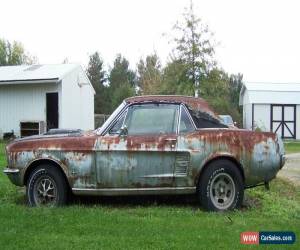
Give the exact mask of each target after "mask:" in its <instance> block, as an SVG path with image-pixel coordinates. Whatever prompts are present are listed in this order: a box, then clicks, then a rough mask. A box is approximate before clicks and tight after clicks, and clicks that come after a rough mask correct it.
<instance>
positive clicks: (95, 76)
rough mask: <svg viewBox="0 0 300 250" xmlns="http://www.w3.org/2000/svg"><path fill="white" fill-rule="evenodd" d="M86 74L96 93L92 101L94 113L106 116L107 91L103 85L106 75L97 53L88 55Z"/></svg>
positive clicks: (107, 110) (107, 107)
mask: <svg viewBox="0 0 300 250" xmlns="http://www.w3.org/2000/svg"><path fill="white" fill-rule="evenodd" d="M86 73H87V76H88V78H89V79H90V82H91V84H92V85H93V87H94V89H95V92H96V95H95V99H94V105H95V113H96V114H107V113H108V112H109V111H110V107H109V100H108V93H107V92H108V90H107V87H106V86H105V85H104V83H105V81H106V75H105V71H104V69H103V61H102V59H101V57H100V55H99V53H98V52H95V53H93V54H92V55H90V59H89V64H88V68H87V72H86Z"/></svg>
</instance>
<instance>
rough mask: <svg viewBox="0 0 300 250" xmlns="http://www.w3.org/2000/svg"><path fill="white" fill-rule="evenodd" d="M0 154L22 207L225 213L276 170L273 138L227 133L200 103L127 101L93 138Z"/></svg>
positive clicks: (43, 139)
mask: <svg viewBox="0 0 300 250" xmlns="http://www.w3.org/2000/svg"><path fill="white" fill-rule="evenodd" d="M6 151H7V160H8V167H7V168H6V169H5V170H4V173H6V174H7V175H8V177H9V178H10V180H11V181H12V182H13V183H14V184H15V185H18V186H24V185H25V186H26V195H27V200H28V203H29V205H30V206H42V205H47V206H58V205H63V204H65V202H66V201H67V198H68V195H69V194H72V193H73V194H75V195H109V196H111V195H119V196H120V195H147V194H151V195H160V194H193V193H194V194H196V195H197V197H198V198H199V202H200V204H201V205H202V207H203V208H205V209H207V210H210V211H224V210H231V209H235V208H238V207H240V206H241V203H242V201H243V195H244V189H245V188H248V187H254V186H258V185H261V184H268V183H269V182H270V180H272V179H273V178H275V177H276V174H277V172H278V171H279V170H280V169H281V168H282V166H283V164H284V148H283V143H282V140H281V139H280V138H279V137H278V136H277V135H276V134H274V133H269V132H253V131H248V130H242V129H238V128H235V127H230V128H229V127H227V126H226V125H225V124H223V123H222V122H221V121H220V120H219V118H218V116H217V115H216V114H215V113H214V112H213V110H212V109H211V108H210V107H209V106H208V104H207V103H206V102H205V101H204V100H203V99H201V98H194V97H186V96H138V97H131V98H128V99H126V100H124V101H123V102H122V104H121V105H120V106H119V107H118V108H117V109H116V110H115V111H114V112H113V114H112V115H111V116H110V117H109V119H108V120H107V121H106V122H105V123H104V124H103V126H102V127H100V128H98V129H97V130H95V131H92V132H82V131H80V130H75V131H72V130H59V129H58V130H55V131H50V132H48V133H46V134H44V135H41V136H31V137H27V138H21V139H16V140H15V141H13V142H11V143H10V144H8V145H7V147H6Z"/></svg>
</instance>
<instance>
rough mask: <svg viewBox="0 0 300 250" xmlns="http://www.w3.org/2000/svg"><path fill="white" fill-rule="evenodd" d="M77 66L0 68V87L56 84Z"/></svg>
mask: <svg viewBox="0 0 300 250" xmlns="http://www.w3.org/2000/svg"><path fill="white" fill-rule="evenodd" d="M79 67H80V68H81V66H80V65H79V64H44V65H19V66H2V67H0V85H4V84H16V83H19V84H22V83H34V82H39V83H40V82H57V81H60V80H61V79H63V78H64V77H65V75H67V74H68V73H69V72H71V71H73V70H75V69H76V68H79Z"/></svg>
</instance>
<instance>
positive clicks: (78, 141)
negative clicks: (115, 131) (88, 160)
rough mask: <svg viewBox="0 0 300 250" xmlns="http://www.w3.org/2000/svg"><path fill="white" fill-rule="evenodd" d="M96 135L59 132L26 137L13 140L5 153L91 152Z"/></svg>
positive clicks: (92, 133) (91, 133) (81, 132)
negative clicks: (46, 151)
mask: <svg viewBox="0 0 300 250" xmlns="http://www.w3.org/2000/svg"><path fill="white" fill-rule="evenodd" d="M96 139H97V135H96V134H95V133H94V132H83V131H80V132H78V133H74V132H70V131H69V132H67V131H65V132H64V133H63V132H62V131H60V132H59V133H52V134H47V133H46V134H43V135H34V136H28V137H25V138H20V139H15V140H14V141H12V142H11V143H9V144H8V145H7V147H6V150H7V152H22V151H30V150H72V151H86V150H92V149H93V148H94V146H95V143H96Z"/></svg>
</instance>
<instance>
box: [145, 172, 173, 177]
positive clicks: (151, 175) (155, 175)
mask: <svg viewBox="0 0 300 250" xmlns="http://www.w3.org/2000/svg"><path fill="white" fill-rule="evenodd" d="M140 178H174V174H173V173H172V174H150V175H143V176H140Z"/></svg>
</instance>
